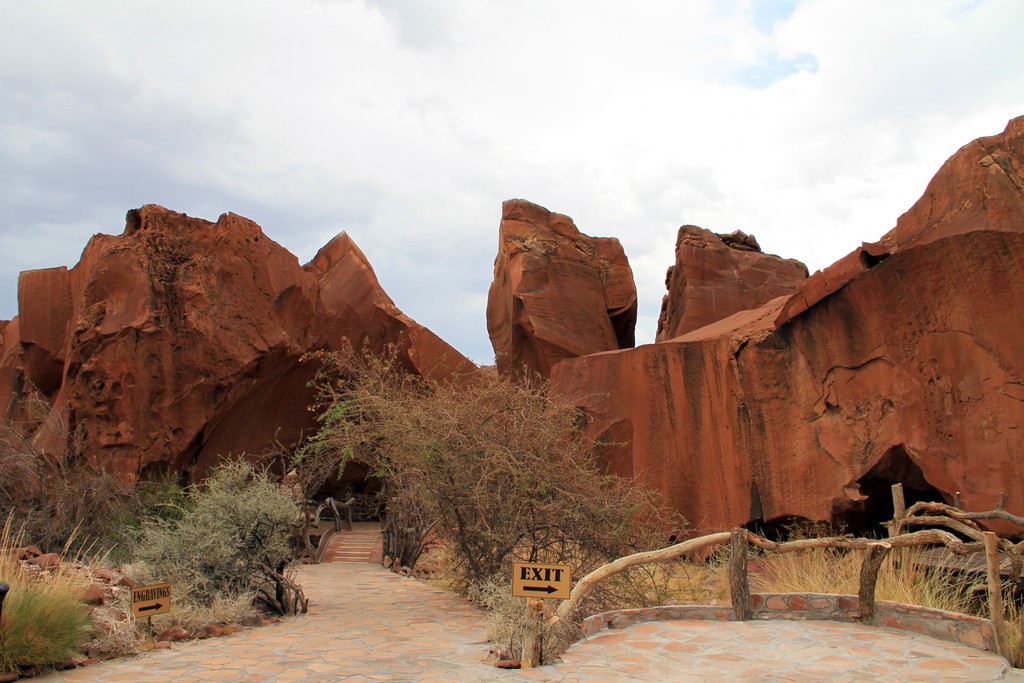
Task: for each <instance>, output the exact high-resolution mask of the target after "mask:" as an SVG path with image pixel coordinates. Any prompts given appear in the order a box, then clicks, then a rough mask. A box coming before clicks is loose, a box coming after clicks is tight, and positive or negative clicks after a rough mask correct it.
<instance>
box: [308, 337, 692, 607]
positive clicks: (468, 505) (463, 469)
mask: <svg viewBox="0 0 1024 683" xmlns="http://www.w3.org/2000/svg"><path fill="white" fill-rule="evenodd" d="M318 359H319V360H320V361H321V363H322V367H323V370H322V371H321V372H320V373H319V375H318V376H317V379H316V386H317V388H318V390H319V402H318V404H317V408H318V411H319V413H320V421H321V429H320V430H319V432H318V433H317V434H316V435H315V436H314V437H313V438H312V439H310V440H309V441H307V442H306V444H304V445H303V446H302V447H301V448H300V449H299V453H298V457H299V459H300V460H301V459H303V458H320V459H328V460H330V461H331V462H335V463H337V464H338V466H339V467H342V468H343V467H344V465H345V464H346V463H347V462H349V461H358V462H361V463H363V464H365V465H367V466H368V467H369V470H370V472H371V473H372V474H373V475H374V476H377V477H380V478H381V479H382V480H383V481H384V482H385V485H386V492H387V497H386V501H387V519H386V522H385V527H384V528H385V544H386V546H387V547H394V548H395V553H396V555H395V556H397V557H398V558H399V559H400V560H401V563H402V564H403V565H404V566H412V565H414V563H415V561H416V560H417V558H418V556H419V553H420V551H421V550H422V547H423V541H424V539H425V538H426V537H427V533H428V531H431V530H432V533H433V534H434V535H435V536H436V537H437V538H438V539H439V540H440V541H442V542H443V543H444V546H445V548H446V549H447V550H448V552H449V558H450V561H449V564H448V566H447V568H446V570H445V573H446V575H447V576H446V579H445V580H446V582H447V583H448V585H449V586H451V587H452V588H454V589H455V590H458V591H460V592H462V593H464V594H470V595H475V596H477V597H480V596H482V595H485V594H488V591H483V592H481V589H480V587H481V586H487V585H489V584H501V583H503V582H507V581H508V580H509V578H510V577H511V570H512V563H513V562H514V561H526V562H543V563H561V564H569V565H570V566H571V567H572V571H573V573H574V575H576V576H582V575H583V574H585V573H587V572H589V571H591V570H593V569H595V568H596V567H598V566H601V565H602V564H605V563H607V562H609V561H612V560H614V559H617V558H618V557H621V556H623V555H628V554H632V553H634V552H637V551H640V550H648V549H651V548H654V547H660V546H661V545H664V543H665V541H666V540H667V538H668V535H669V534H668V532H667V530H668V529H678V528H679V527H681V526H682V520H680V519H679V518H678V517H677V516H675V515H673V514H672V513H670V512H668V508H667V506H666V505H664V504H663V502H662V501H661V500H660V499H659V498H658V497H657V496H656V494H654V493H653V492H651V491H649V490H647V489H644V488H641V487H639V486H637V485H635V484H634V482H632V481H629V480H626V479H624V478H620V477H616V476H613V475H608V474H606V473H604V472H603V471H602V470H601V468H600V467H599V465H598V463H597V461H596V458H595V454H594V449H593V444H592V443H590V442H588V441H586V440H585V439H583V438H582V437H581V436H580V430H579V429H578V427H579V426H580V420H581V419H582V416H581V415H580V414H579V413H578V412H577V411H576V410H574V409H573V408H572V407H570V406H566V405H564V404H562V403H561V402H559V401H558V400H557V399H556V398H555V397H554V396H552V395H551V394H550V392H549V390H548V387H547V386H546V385H544V384H543V383H541V382H539V381H525V380H524V381H511V380H509V379H505V378H501V377H498V376H496V375H493V374H488V373H479V374H478V375H476V376H474V377H471V378H466V377H461V378H459V380H458V382H457V383H446V382H435V381H428V380H425V379H423V378H421V377H418V376H414V375H410V374H409V373H408V372H406V370H405V368H403V367H402V365H401V363H400V361H399V359H398V356H397V354H396V353H395V352H394V351H393V350H391V351H389V352H386V353H385V354H382V355H375V354H372V353H369V352H365V351H364V352H357V351H354V350H353V349H352V348H351V346H348V347H347V348H346V349H344V350H343V351H342V352H339V353H331V354H327V353H324V354H320V355H319V356H318ZM664 584H665V581H664V576H663V575H661V574H659V573H658V572H653V571H650V570H644V569H640V570H637V571H635V572H632V573H630V574H629V575H626V576H621V577H619V578H618V579H617V580H616V581H610V582H607V583H606V584H605V585H602V586H601V587H600V589H599V590H596V591H595V592H594V594H593V595H592V596H591V597H590V598H588V601H587V604H586V605H585V607H584V609H588V610H590V609H593V610H595V611H600V610H601V609H609V608H611V607H623V606H634V605H641V604H643V605H647V604H652V602H657V601H658V600H659V599H660V598H662V597H663V596H664V595H665V590H666V587H665V585H664ZM520 602H521V601H520Z"/></svg>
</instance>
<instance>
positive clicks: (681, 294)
mask: <svg viewBox="0 0 1024 683" xmlns="http://www.w3.org/2000/svg"><path fill="white" fill-rule="evenodd" d="M806 279H807V267H806V266H805V265H804V264H802V263H801V262H799V261H797V260H794V259H784V258H780V257H778V256H774V255H771V254H765V253H763V252H762V251H761V247H760V246H759V245H758V243H757V240H756V239H754V236H753V235H747V234H745V233H743V232H741V231H736V232H733V233H731V234H728V235H716V234H715V233H713V232H711V231H710V230H704V229H703V228H698V227H697V226H695V225H684V226H683V227H681V228H679V235H678V237H677V238H676V262H675V265H673V266H672V267H671V268H669V271H668V275H667V276H666V278H665V286H666V287H667V288H668V294H666V295H665V298H664V299H663V300H662V303H661V316H660V317H659V319H658V334H657V337H656V340H657V341H659V342H662V341H667V340H669V339H673V338H675V337H678V336H680V335H683V334H686V333H687V332H691V331H693V330H696V329H699V328H701V327H704V326H705V325H708V324H710V323H713V322H715V321H718V320H722V319H723V318H727V317H729V316H730V315H732V314H733V313H737V312H739V311H746V310H749V309H751V308H757V307H758V306H760V305H761V304H764V303H765V302H768V301H771V300H772V299H774V298H776V297H779V296H782V295H784V294H792V293H793V292H795V291H796V290H797V289H798V288H799V287H800V285H801V284H802V283H803V281H804V280H806Z"/></svg>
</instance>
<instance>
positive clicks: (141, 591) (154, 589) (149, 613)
mask: <svg viewBox="0 0 1024 683" xmlns="http://www.w3.org/2000/svg"><path fill="white" fill-rule="evenodd" d="M170 611H171V584H170V583H154V584H152V585H149V586H136V587H135V588H132V616H133V617H135V618H136V619H138V618H141V617H146V619H147V622H148V629H149V631H150V632H152V630H153V616H154V615H156V614H164V613H166V612H170Z"/></svg>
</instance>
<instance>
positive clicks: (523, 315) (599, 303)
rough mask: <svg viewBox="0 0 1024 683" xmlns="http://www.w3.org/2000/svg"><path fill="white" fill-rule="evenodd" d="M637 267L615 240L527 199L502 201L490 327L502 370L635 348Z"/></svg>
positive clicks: (544, 371) (545, 371) (536, 369)
mask: <svg viewBox="0 0 1024 683" xmlns="http://www.w3.org/2000/svg"><path fill="white" fill-rule="evenodd" d="M636 311H637V301H636V285H635V284H634V282H633V271H632V270H631V269H630V267H629V262H628V260H627V259H626V255H625V253H624V252H623V250H622V245H621V244H619V241H618V240H617V239H613V238H601V237H588V236H587V235H584V234H582V233H581V232H580V231H579V230H578V229H577V228H576V226H575V224H573V222H572V219H571V218H569V217H568V216H564V215H562V214H558V213H552V212H550V211H548V210H547V209H545V208H544V207H541V206H537V205H536V204H532V203H530V202H527V201H525V200H522V199H511V200H508V201H506V202H505V203H504V204H503V205H502V215H501V225H500V228H499V241H498V256H497V258H496V259H495V261H494V282H493V283H492V284H491V289H490V292H489V295H488V298H487V330H488V333H489V334H490V337H491V344H492V346H493V347H494V352H495V356H496V359H495V360H496V363H497V366H498V369H499V371H501V372H503V373H518V372H522V371H523V370H524V369H525V370H526V371H527V372H529V373H539V374H541V375H543V376H545V377H547V376H548V375H549V374H550V371H551V368H552V367H553V366H554V365H556V364H557V363H558V362H560V361H561V360H563V359H565V358H575V357H578V356H585V355H587V354H591V353H598V352H600V351H609V350H613V349H622V348H630V347H632V346H633V344H634V330H635V327H636Z"/></svg>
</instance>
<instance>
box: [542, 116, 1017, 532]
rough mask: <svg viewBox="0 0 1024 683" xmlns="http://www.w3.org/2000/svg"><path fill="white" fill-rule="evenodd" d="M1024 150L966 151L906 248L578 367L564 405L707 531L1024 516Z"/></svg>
mask: <svg viewBox="0 0 1024 683" xmlns="http://www.w3.org/2000/svg"><path fill="white" fill-rule="evenodd" d="M1022 142H1024V119H1016V120H1014V121H1012V122H1011V123H1010V125H1009V126H1008V127H1007V130H1006V132H1005V133H1004V134H1003V135H1001V136H994V137H991V138H983V139H982V140H980V141H977V142H975V143H972V144H970V145H967V146H965V147H964V148H962V149H961V150H960V151H959V152H958V153H957V154H956V155H954V156H953V157H952V158H951V159H950V160H949V161H948V162H947V163H946V164H945V165H944V166H943V168H942V169H941V170H940V171H939V173H938V174H937V175H936V180H935V181H933V182H932V183H931V184H930V185H929V189H928V191H927V192H926V193H925V196H924V197H923V198H922V199H921V200H920V201H919V202H918V203H917V204H915V206H914V207H913V208H912V209H911V210H910V211H908V212H907V213H906V214H904V216H903V217H902V218H901V219H900V222H899V223H898V227H897V230H896V231H894V232H892V233H890V234H889V235H887V236H886V237H885V238H883V240H882V242H881V243H879V244H865V245H863V246H861V247H859V248H858V249H856V250H854V251H853V252H852V253H851V254H850V255H849V256H847V257H845V258H844V259H842V260H840V261H839V262H838V263H837V264H836V265H835V266H833V267H832V268H829V269H826V270H825V271H823V272H822V273H816V274H815V276H812V277H811V278H810V279H809V280H807V281H806V282H805V283H804V284H803V285H802V286H801V288H800V290H799V291H798V292H796V293H795V294H793V295H791V296H788V297H786V296H783V297H779V298H777V299H775V300H773V301H771V302H768V303H767V304H765V305H764V306H762V307H760V308H757V309H754V310H748V311H743V312H739V313H736V314H734V315H733V316H731V317H729V318H726V319H724V320H720V321H718V322H715V323H712V324H710V325H706V326H704V327H702V328H700V329H697V330H694V331H691V332H689V333H687V334H684V335H682V336H680V337H677V338H674V339H672V340H671V341H666V342H664V343H659V344H655V345H650V346H643V347H640V348H637V349H634V350H625V351H618V352H613V353H605V354H600V355H593V356H589V357H583V358H576V359H566V360H564V361H562V362H561V363H560V364H559V365H557V366H556V367H555V368H554V369H553V372H552V382H553V384H554V386H555V388H556V389H557V390H559V391H560V392H562V393H563V394H564V395H565V396H566V397H567V398H568V399H569V400H571V401H573V402H574V403H576V404H577V405H579V406H581V407H583V408H585V409H586V411H587V413H588V414H589V416H590V422H589V425H588V427H587V429H588V431H589V433H590V435H591V436H593V437H596V438H599V439H601V441H602V442H604V443H605V444H607V445H605V446H604V447H603V456H604V458H605V459H606V462H607V464H608V466H609V468H610V469H611V470H612V471H615V472H619V473H621V474H624V475H635V476H637V477H639V478H640V479H641V480H643V481H646V482H647V483H648V484H650V485H651V486H653V487H655V488H657V489H658V490H660V491H661V492H663V493H664V494H665V495H667V496H668V497H669V499H670V500H671V501H672V502H673V504H674V505H675V506H676V507H677V508H678V509H679V510H680V511H681V512H683V514H684V515H685V516H686V517H687V518H688V519H689V520H690V522H691V524H693V525H694V526H697V527H700V528H723V527H730V526H734V525H738V524H745V523H751V522H766V523H768V524H771V523H773V522H781V521H784V520H787V519H790V518H792V517H803V518H807V519H814V520H822V519H826V520H827V519H831V520H834V521H840V522H844V523H847V524H849V525H850V526H851V528H853V529H854V530H858V529H860V528H863V527H867V526H870V525H871V524H873V523H877V522H879V521H882V520H884V519H887V518H888V515H891V511H892V510H891V507H890V506H889V505H890V503H889V485H890V484H892V483H895V482H897V481H899V482H902V483H904V484H905V486H906V487H907V488H908V489H909V490H910V492H911V499H913V498H926V497H943V498H946V499H947V500H952V498H953V496H954V494H955V493H956V492H960V493H961V496H962V500H963V504H964V506H965V507H967V508H969V509H974V510H981V509H991V508H992V507H993V506H995V504H996V503H997V502H998V499H999V497H1000V494H1001V493H1006V494H1008V500H1009V503H1008V505H1007V509H1009V510H1011V511H1012V512H1014V513H1016V514H1022V513H1024V461H1022V460H1021V459H1020V458H1019V457H1018V454H1019V453H1020V452H1022V450H1024V388H1022V387H1024V336H1021V335H1020V334H1019V333H1018V331H1019V330H1022V329H1024V203H1022V196H1024V195H1022V188H1024V184H1022V183H1021V182H1020V168H1021V167H1022V164H1024V148H1022ZM994 167H997V169H995V170H994ZM957 207H959V208H957ZM897 232H898V233H899V234H898V235H897V234H896V233H897Z"/></svg>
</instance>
